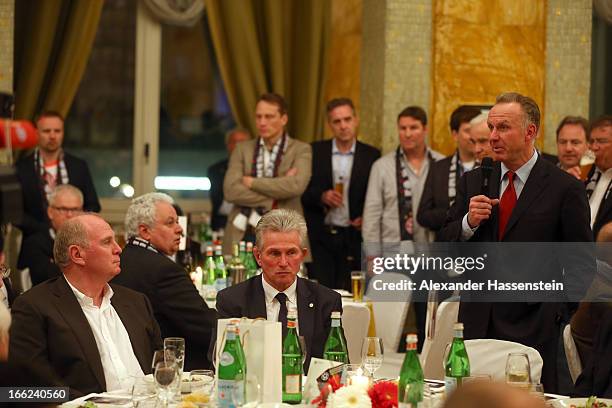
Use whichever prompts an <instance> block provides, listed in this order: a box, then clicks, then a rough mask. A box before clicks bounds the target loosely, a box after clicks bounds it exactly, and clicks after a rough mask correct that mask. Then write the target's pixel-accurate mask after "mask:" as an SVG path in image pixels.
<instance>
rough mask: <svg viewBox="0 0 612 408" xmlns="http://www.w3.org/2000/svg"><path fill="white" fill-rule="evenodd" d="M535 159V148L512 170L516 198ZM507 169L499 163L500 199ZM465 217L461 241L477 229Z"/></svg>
mask: <svg viewBox="0 0 612 408" xmlns="http://www.w3.org/2000/svg"><path fill="white" fill-rule="evenodd" d="M537 161H538V151H537V150H536V149H533V154H532V155H531V158H530V159H529V160H527V162H526V163H525V164H523V165H522V166H521V167H519V168H518V169H517V170H516V171H515V172H514V175H515V177H514V182H513V184H514V191H516V199H517V200H518V199H519V197H520V196H521V193H522V192H523V188H524V187H525V183H527V179H528V178H529V175H530V174H531V170H533V166H535V164H536V162H537ZM509 170H510V169H509V168H508V167H506V165H505V164H504V163H503V162H502V163H501V174H500V177H501V179H500V183H499V199H500V200H501V197H502V195H503V194H504V191H506V187H508V177H507V174H506V173H508V171H509ZM498 205H499V204H498ZM467 219H468V213H466V214H465V216H464V217H463V221H462V222H461V239H462V240H463V241H467V240H468V239H470V238H472V236H473V235H474V233H475V232H476V230H477V229H478V226H476V227H474V228H471V227H470V225H469V224H468V221H467Z"/></svg>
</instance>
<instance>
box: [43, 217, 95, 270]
mask: <svg viewBox="0 0 612 408" xmlns="http://www.w3.org/2000/svg"><path fill="white" fill-rule="evenodd" d="M87 215H94V216H96V217H99V218H102V217H100V216H99V215H98V214H94V213H87ZM81 217H82V215H81V216H78V217H75V218H71V219H69V220H67V221H66V222H65V223H64V224H63V225H62V227H61V228H60V229H59V231H57V235H56V236H55V243H54V244H53V259H54V260H55V263H56V264H57V265H58V266H59V267H60V269H63V268H65V267H67V266H68V265H70V254H69V253H68V248H70V246H71V245H78V246H80V247H83V248H89V236H88V235H87V228H86V227H85V225H84V224H83V222H81Z"/></svg>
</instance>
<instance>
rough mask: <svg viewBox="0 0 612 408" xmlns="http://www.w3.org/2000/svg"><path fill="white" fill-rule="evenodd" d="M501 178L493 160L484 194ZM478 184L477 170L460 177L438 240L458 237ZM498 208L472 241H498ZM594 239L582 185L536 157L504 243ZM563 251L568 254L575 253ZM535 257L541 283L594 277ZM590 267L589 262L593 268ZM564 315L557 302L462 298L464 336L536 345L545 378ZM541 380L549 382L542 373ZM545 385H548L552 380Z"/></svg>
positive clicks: (584, 282) (578, 283)
mask: <svg viewBox="0 0 612 408" xmlns="http://www.w3.org/2000/svg"><path fill="white" fill-rule="evenodd" d="M500 178H501V167H500V163H499V162H496V163H494V166H493V171H492V173H491V176H490V178H489V187H490V190H489V194H488V197H490V198H497V197H499V185H500ZM481 185H482V169H481V168H477V169H475V170H472V171H470V172H468V173H466V174H464V176H463V177H462V178H461V180H460V182H459V186H458V188H457V197H456V200H455V203H454V204H453V206H452V207H451V209H450V210H449V218H448V220H447V222H446V224H445V226H444V227H443V228H442V230H441V231H440V234H439V236H440V238H441V239H442V240H444V241H459V240H460V236H461V221H462V219H463V216H464V215H465V214H466V213H467V211H468V206H469V200H470V198H471V197H473V196H476V195H479V194H480V190H481ZM498 208H499V206H495V207H494V208H493V212H492V215H491V218H490V219H489V220H487V221H486V222H484V223H483V224H481V226H480V227H479V228H478V229H477V230H476V232H475V234H474V236H473V237H472V238H471V239H470V241H475V242H479V241H480V242H495V241H498V238H497V237H498V222H499V221H498ZM592 239H593V238H592V233H591V230H590V227H589V206H588V202H587V199H586V192H585V190H584V186H583V185H582V183H580V181H578V180H577V179H575V178H574V177H572V176H570V175H569V174H567V173H566V172H564V171H562V170H560V169H558V168H557V167H556V166H555V165H553V164H552V163H550V162H549V161H547V160H545V159H543V158H542V157H539V158H538V160H537V162H536V163H535V165H534V167H533V169H532V170H531V174H530V175H529V178H528V179H527V183H526V184H525V186H524V188H523V191H522V193H521V195H520V197H519V199H518V201H517V204H516V207H515V208H514V211H513V212H512V215H511V216H510V220H509V221H508V224H507V226H506V233H505V235H504V237H503V238H502V241H503V242H564V241H565V242H585V241H586V242H588V241H592ZM564 255H566V256H568V257H571V256H574V255H575V254H564ZM547 258H550V257H547ZM537 261H540V263H539V264H538V266H539V267H538V269H537V270H538V274H539V276H542V279H543V280H544V281H547V280H549V278H553V279H556V281H557V282H563V281H564V280H565V282H566V288H567V287H568V286H570V285H571V286H572V287H577V288H584V289H585V290H586V288H588V286H589V284H590V281H591V279H592V275H588V274H584V275H583V276H575V275H572V277H571V278H570V279H567V277H566V278H565V279H564V276H563V270H562V265H561V264H560V260H559V259H544V257H542V259H539V260H536V262H537ZM532 270H533V269H532ZM594 271H595V263H594V260H593V265H592V272H593V273H594ZM540 274H541V275H540ZM570 289H571V288H570ZM462 300H463V299H462ZM567 313H568V312H567V310H566V305H563V304H560V303H511V304H507V303H469V302H462V303H461V305H460V308H459V321H461V322H463V323H464V325H465V333H464V334H465V337H466V338H468V339H470V338H472V339H473V338H498V339H502V340H510V341H516V342H520V343H522V344H526V345H529V346H531V347H534V348H536V349H538V351H540V353H541V354H542V357H543V358H544V362H545V363H544V375H545V376H546V371H547V369H548V370H555V369H556V365H555V364H556V363H555V362H554V361H550V359H549V358H548V357H547V353H548V356H549V357H551V358H554V357H555V356H556V352H555V350H551V349H550V347H553V345H552V344H549V343H554V341H555V339H557V338H558V334H559V324H560V323H559V322H560V321H561V320H562V319H564V318H567ZM554 347H556V343H555V345H554ZM551 353H552V354H551ZM547 360H548V361H547ZM555 371H556V370H555ZM555 371H552V372H551V371H549V375H554V372H555ZM543 381H544V383H546V382H547V381H545V380H544V377H543ZM549 384H551V385H552V383H550V382H549ZM553 387H554V385H553ZM553 387H550V388H551V389H553ZM553 392H554V391H553Z"/></svg>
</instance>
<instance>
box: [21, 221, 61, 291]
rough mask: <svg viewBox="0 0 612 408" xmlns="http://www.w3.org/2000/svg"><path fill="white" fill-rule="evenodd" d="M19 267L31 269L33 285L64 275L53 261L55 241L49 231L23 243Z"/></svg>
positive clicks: (41, 232) (30, 237) (28, 238)
mask: <svg viewBox="0 0 612 408" xmlns="http://www.w3.org/2000/svg"><path fill="white" fill-rule="evenodd" d="M17 267H18V268H19V269H24V268H29V269H30V277H31V279H32V285H38V284H39V283H41V282H44V281H46V280H47V279H50V278H54V277H57V276H60V275H61V274H62V273H61V271H60V269H59V268H58V266H57V265H56V264H55V262H54V261H53V239H52V238H51V235H50V234H49V231H48V230H47V231H40V232H37V233H35V234H34V235H30V236H29V237H27V238H26V239H25V240H24V241H23V245H22V246H21V252H20V253H19V260H18V262H17Z"/></svg>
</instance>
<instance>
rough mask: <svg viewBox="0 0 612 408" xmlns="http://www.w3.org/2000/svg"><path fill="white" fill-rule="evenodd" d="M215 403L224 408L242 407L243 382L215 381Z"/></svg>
mask: <svg viewBox="0 0 612 408" xmlns="http://www.w3.org/2000/svg"><path fill="white" fill-rule="evenodd" d="M217 403H218V404H219V406H220V407H224V408H235V407H236V406H242V405H243V404H244V381H242V380H221V379H219V380H217Z"/></svg>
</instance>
